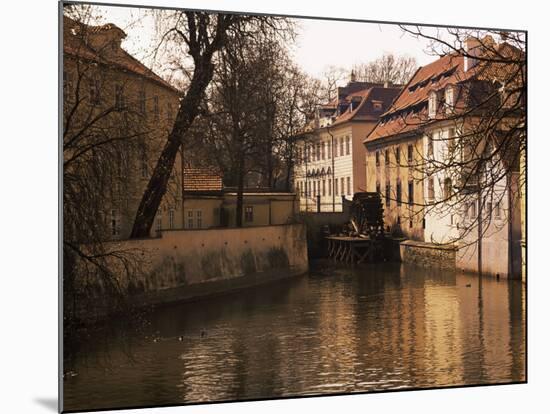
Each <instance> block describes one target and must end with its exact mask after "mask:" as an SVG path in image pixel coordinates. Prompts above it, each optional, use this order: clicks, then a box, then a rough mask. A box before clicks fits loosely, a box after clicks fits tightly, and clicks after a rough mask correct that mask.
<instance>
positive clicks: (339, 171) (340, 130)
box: [294, 77, 399, 211]
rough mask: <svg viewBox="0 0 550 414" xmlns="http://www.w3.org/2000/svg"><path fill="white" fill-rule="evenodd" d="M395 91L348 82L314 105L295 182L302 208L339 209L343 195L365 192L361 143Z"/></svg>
mask: <svg viewBox="0 0 550 414" xmlns="http://www.w3.org/2000/svg"><path fill="white" fill-rule="evenodd" d="M398 92H399V88H398V87H394V86H389V87H388V86H384V85H381V84H374V83H368V82H355V81H354V80H353V77H352V81H351V82H349V83H348V84H347V86H345V87H340V88H338V97H337V98H336V99H334V100H333V101H332V102H330V103H328V104H326V105H322V106H321V107H319V108H318V110H317V113H316V117H315V119H314V120H313V121H312V122H311V124H310V127H309V128H308V130H307V131H306V132H304V133H303V134H302V135H301V136H300V138H299V139H300V141H299V144H298V154H297V155H298V156H297V157H296V158H297V163H296V166H295V168H294V186H295V188H296V192H297V193H298V194H299V195H300V210H302V211H304V210H307V211H317V208H318V203H319V204H320V206H319V207H320V210H321V211H341V210H342V196H344V197H346V198H348V199H351V198H352V197H353V194H354V193H355V192H358V191H364V190H365V187H366V183H365V173H364V170H365V148H364V147H363V145H362V140H363V139H364V137H365V135H367V134H368V133H369V132H370V131H371V130H372V129H373V128H374V126H375V125H376V122H377V121H378V117H379V116H380V115H381V114H382V113H383V112H384V111H385V110H386V109H387V108H388V106H389V105H390V103H391V101H392V100H393V98H394V97H395V96H396V95H397V93H398Z"/></svg>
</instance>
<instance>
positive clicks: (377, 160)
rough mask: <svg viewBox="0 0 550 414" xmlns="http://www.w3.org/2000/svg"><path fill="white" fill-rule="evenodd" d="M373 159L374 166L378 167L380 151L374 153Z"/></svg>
mask: <svg viewBox="0 0 550 414" xmlns="http://www.w3.org/2000/svg"><path fill="white" fill-rule="evenodd" d="M375 158H376V166H377V167H379V166H380V151H376V153H375Z"/></svg>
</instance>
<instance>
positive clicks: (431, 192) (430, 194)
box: [428, 177, 435, 201]
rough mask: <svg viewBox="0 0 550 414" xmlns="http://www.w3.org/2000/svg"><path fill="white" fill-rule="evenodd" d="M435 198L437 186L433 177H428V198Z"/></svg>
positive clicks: (431, 199) (430, 199)
mask: <svg viewBox="0 0 550 414" xmlns="http://www.w3.org/2000/svg"><path fill="white" fill-rule="evenodd" d="M434 198H435V188H434V179H433V177H430V178H428V200H429V201H433V200H434Z"/></svg>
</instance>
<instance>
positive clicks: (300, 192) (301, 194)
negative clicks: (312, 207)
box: [298, 181, 304, 196]
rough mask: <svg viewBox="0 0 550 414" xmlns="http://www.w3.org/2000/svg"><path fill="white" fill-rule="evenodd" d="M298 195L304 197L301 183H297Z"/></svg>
mask: <svg viewBox="0 0 550 414" xmlns="http://www.w3.org/2000/svg"><path fill="white" fill-rule="evenodd" d="M298 194H300V196H303V195H304V183H303V182H302V181H300V182H299V183H298Z"/></svg>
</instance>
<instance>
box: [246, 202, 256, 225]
mask: <svg viewBox="0 0 550 414" xmlns="http://www.w3.org/2000/svg"><path fill="white" fill-rule="evenodd" d="M244 221H246V222H247V223H252V222H253V221H254V209H253V207H252V206H246V207H245V208H244Z"/></svg>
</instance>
